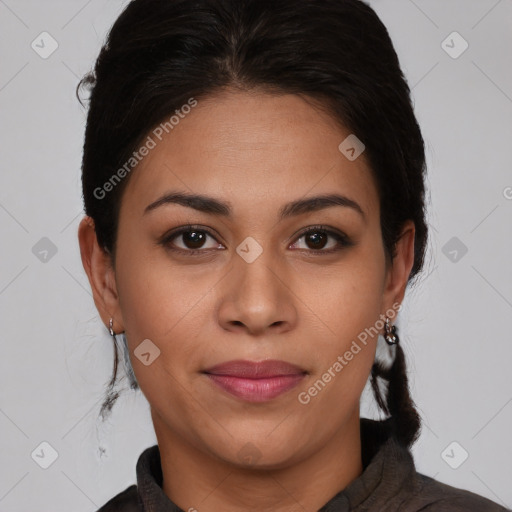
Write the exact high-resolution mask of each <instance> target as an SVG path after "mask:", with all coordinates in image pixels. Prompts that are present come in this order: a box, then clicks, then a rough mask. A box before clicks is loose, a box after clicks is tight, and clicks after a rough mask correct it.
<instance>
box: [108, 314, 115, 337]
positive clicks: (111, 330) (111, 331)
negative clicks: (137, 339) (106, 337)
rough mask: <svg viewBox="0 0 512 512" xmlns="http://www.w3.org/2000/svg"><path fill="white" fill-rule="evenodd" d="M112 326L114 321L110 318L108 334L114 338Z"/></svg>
mask: <svg viewBox="0 0 512 512" xmlns="http://www.w3.org/2000/svg"><path fill="white" fill-rule="evenodd" d="M113 325H114V320H113V319H112V318H111V319H110V321H109V328H108V332H109V333H110V336H112V337H113V338H115V336H116V333H115V332H114V329H113Z"/></svg>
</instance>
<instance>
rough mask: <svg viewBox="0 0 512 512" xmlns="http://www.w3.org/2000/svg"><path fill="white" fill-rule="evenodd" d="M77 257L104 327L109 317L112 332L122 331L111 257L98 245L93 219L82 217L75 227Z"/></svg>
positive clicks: (107, 324) (107, 323)
mask: <svg viewBox="0 0 512 512" xmlns="http://www.w3.org/2000/svg"><path fill="white" fill-rule="evenodd" d="M78 242H79V244H80V256H81V258H82V265H83V266H84V269H85V272H86V273H87V277H88V278H89V283H90V285H91V290H92V294H93V298H94V304H95V305H96V308H97V310H98V312H99V314H100V316H101V319H102V321H103V323H104V324H105V325H106V326H107V327H108V326H109V321H110V318H112V319H113V329H114V332H115V333H120V332H122V331H124V327H123V320H122V316H121V308H120V306H119V296H118V294H117V287H116V281H115V271H114V262H113V261H112V256H111V255H110V254H109V253H108V252H106V251H105V250H104V249H103V248H102V247H100V246H99V244H98V239H97V236H96V230H95V226H94V220H93V219H92V218H91V217H88V216H86V217H84V218H83V219H82V220H81V222H80V225H79V227H78Z"/></svg>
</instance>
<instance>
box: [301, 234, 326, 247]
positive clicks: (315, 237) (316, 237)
mask: <svg viewBox="0 0 512 512" xmlns="http://www.w3.org/2000/svg"><path fill="white" fill-rule="evenodd" d="M325 238H326V236H325V233H320V232H318V231H317V232H315V233H313V234H311V235H309V236H308V237H306V239H307V240H308V241H313V246H314V247H313V248H315V249H318V247H323V246H324V245H325ZM322 239H323V240H322ZM322 242H324V243H323V244H322Z"/></svg>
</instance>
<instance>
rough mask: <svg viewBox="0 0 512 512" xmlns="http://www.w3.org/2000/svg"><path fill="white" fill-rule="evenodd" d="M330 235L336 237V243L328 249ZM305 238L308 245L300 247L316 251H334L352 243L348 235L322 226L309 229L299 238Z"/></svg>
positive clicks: (332, 237)
mask: <svg viewBox="0 0 512 512" xmlns="http://www.w3.org/2000/svg"><path fill="white" fill-rule="evenodd" d="M329 237H330V238H331V239H334V243H332V244H331V246H330V247H327V249H326V245H327V241H328V239H329ZM303 238H304V241H305V244H306V245H307V247H305V248H304V247H299V249H306V250H308V249H310V250H312V251H316V252H333V251H336V250H339V249H341V247H343V246H348V245H350V242H349V240H348V238H347V237H346V236H344V235H342V234H340V233H337V232H335V231H331V230H329V229H326V228H322V227H315V228H310V229H308V230H307V231H305V232H303V233H302V234H301V235H300V236H299V238H298V240H301V239H303ZM296 243H297V242H296Z"/></svg>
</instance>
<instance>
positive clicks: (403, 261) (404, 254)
mask: <svg viewBox="0 0 512 512" xmlns="http://www.w3.org/2000/svg"><path fill="white" fill-rule="evenodd" d="M415 231H416V229H415V226H414V222H413V221H412V220H408V221H406V222H405V223H404V225H403V227H402V230H401V234H400V237H399V239H398V241H397V243H396V255H395V257H394V259H393V261H392V262H390V264H389V266H388V269H387V272H386V279H385V285H384V291H383V292H384V294H383V303H382V307H383V312H385V311H387V310H388V309H392V308H393V304H396V303H398V304H402V301H403V300H404V296H405V289H406V287H407V280H408V279H409V275H410V273H411V269H412V266H413V264H414V234H415Z"/></svg>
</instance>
